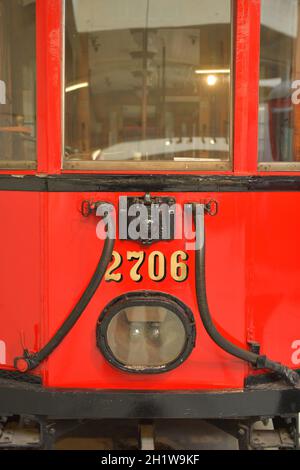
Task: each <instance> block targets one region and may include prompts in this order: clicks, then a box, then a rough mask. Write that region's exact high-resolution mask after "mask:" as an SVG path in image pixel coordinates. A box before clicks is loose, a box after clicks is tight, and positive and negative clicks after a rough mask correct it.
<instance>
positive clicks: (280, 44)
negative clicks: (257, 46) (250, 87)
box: [259, 0, 300, 162]
mask: <svg viewBox="0 0 300 470" xmlns="http://www.w3.org/2000/svg"><path fill="white" fill-rule="evenodd" d="M261 8H262V11H261V13H262V15H261V51H260V54H261V58H260V82H259V98H260V101H259V161H260V162H300V108H299V102H300V100H299V98H300V92H299V90H300V82H298V83H297V80H299V79H300V1H298V0H262V5H261Z"/></svg>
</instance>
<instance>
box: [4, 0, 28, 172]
mask: <svg viewBox="0 0 300 470" xmlns="http://www.w3.org/2000/svg"><path fill="white" fill-rule="evenodd" d="M35 76H36V54H35V0H0V167H2V168H5V167H9V168H14V167H15V168H19V167H24V168H26V167H33V166H34V165H35V160H36V138H35V137H36V100H35V83H36V78H35Z"/></svg>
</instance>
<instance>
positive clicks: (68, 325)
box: [14, 235, 115, 372]
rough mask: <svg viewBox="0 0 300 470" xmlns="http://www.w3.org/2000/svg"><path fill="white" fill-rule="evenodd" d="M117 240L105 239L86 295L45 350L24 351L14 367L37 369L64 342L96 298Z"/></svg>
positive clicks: (24, 369) (44, 347)
mask: <svg viewBox="0 0 300 470" xmlns="http://www.w3.org/2000/svg"><path fill="white" fill-rule="evenodd" d="M114 244H115V240H114V238H110V237H109V236H108V235H107V237H106V239H105V243H104V247H103V251H102V254H101V257H100V260H99V262H98V265H97V268H96V270H95V272H94V274H93V276H92V278H91V280H90V282H89V284H88V285H87V287H86V289H85V291H84V293H83V294H82V296H81V297H80V299H79V301H78V302H77V304H76V305H75V307H74V308H73V310H72V311H71V313H70V315H69V316H68V317H67V318H66V320H65V321H64V322H63V324H62V325H61V327H60V328H59V329H58V330H57V332H56V333H55V334H54V336H53V337H52V338H51V339H50V341H48V343H47V344H45V346H43V348H42V349H41V350H40V351H38V352H37V353H35V354H30V353H29V352H28V351H26V350H25V351H24V355H23V356H22V357H16V358H15V360H14V366H15V367H16V369H18V370H20V371H22V372H26V371H28V370H31V369H35V368H36V367H37V366H38V365H39V364H40V363H41V362H42V361H44V359H46V358H47V357H48V356H49V355H50V354H51V353H52V352H53V351H54V349H55V348H57V346H58V345H59V344H60V343H61V342H62V340H63V339H64V338H65V336H66V335H67V334H68V333H69V331H70V330H71V329H72V328H73V326H74V325H75V323H76V322H77V320H78V319H79V318H80V316H81V315H82V313H83V312H84V310H85V309H86V307H87V305H88V304H89V302H90V300H91V299H92V297H93V296H94V294H95V292H96V290H97V289H98V287H99V285H100V283H101V281H102V278H103V276H104V274H105V272H106V269H107V266H108V264H109V262H110V261H111V257H112V253H113V249H114Z"/></svg>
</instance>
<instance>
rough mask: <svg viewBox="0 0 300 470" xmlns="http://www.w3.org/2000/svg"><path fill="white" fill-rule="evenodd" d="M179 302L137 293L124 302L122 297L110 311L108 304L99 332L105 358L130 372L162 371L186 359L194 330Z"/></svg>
mask: <svg viewBox="0 0 300 470" xmlns="http://www.w3.org/2000/svg"><path fill="white" fill-rule="evenodd" d="M172 299H173V298H172ZM145 302H146V303H145ZM177 302H178V301H176V302H174V300H170V299H169V298H168V297H163V298H161V296H158V297H157V296H154V298H150V299H149V297H147V299H146V300H145V298H144V297H143V296H138V295H137V296H136V297H134V298H130V299H129V300H128V301H127V302H125V305H124V301H123V302H122V300H120V302H119V305H118V302H117V303H116V304H114V305H113V306H112V308H111V310H110V309H109V307H108V308H107V309H106V312H104V313H103V316H102V318H100V322H99V328H100V331H98V333H97V338H98V345H99V346H100V349H101V350H102V352H103V353H104V355H105V356H106V358H108V359H109V360H110V362H111V363H113V364H114V365H116V366H117V367H120V368H121V369H125V370H128V371H131V372H163V371H165V370H168V369H170V368H174V367H172V366H176V363H177V365H179V364H180V363H181V362H183V360H184V359H185V358H186V356H187V355H188V354H189V353H190V350H191V349H192V347H193V345H194V337H195V331H194V326H193V322H192V321H191V317H190V314H187V312H186V310H185V309H184V308H183V304H181V303H177ZM110 313H111V314H110Z"/></svg>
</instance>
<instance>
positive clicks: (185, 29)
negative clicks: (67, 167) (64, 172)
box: [65, 0, 231, 168]
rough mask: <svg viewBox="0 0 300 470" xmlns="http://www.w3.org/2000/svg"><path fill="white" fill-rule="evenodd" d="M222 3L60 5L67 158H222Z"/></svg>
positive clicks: (174, 0)
mask: <svg viewBox="0 0 300 470" xmlns="http://www.w3.org/2000/svg"><path fill="white" fill-rule="evenodd" d="M230 5H231V2H230V0H202V1H198V0H66V35H65V54H66V58H65V63H66V71H65V81H66V90H65V91H66V93H65V161H66V162H78V161H87V162H90V163H91V165H90V166H91V167H97V164H96V162H98V161H100V162H101V161H102V162H104V161H108V162H109V161H119V162H120V167H122V162H123V163H124V162H126V161H134V162H141V163H140V165H141V168H142V165H143V163H142V162H143V161H150V162H151V161H161V162H168V161H169V162H170V161H172V162H199V161H202V162H214V161H218V162H220V161H228V160H229V143H230V142H229V141H230V138H229V137H230V64H231V25H230Z"/></svg>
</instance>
